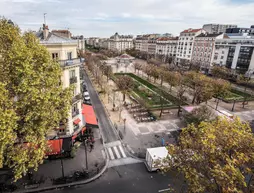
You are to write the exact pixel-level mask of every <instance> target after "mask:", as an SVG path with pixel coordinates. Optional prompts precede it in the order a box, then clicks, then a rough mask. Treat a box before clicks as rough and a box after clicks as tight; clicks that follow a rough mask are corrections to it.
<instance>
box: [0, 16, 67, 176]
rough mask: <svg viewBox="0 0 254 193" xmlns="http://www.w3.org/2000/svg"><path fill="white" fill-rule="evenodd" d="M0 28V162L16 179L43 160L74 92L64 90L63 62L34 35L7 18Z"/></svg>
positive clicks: (36, 166)
mask: <svg viewBox="0 0 254 193" xmlns="http://www.w3.org/2000/svg"><path fill="white" fill-rule="evenodd" d="M0 29H1V30H0V55H1V58H0V68H1V71H0V95H1V96H0V98H1V99H0V103H1V107H0V114H1V116H0V117H1V118H0V119H1V120H3V119H4V121H0V128H1V129H0V132H2V134H1V138H0V148H1V155H0V163H2V164H1V165H2V166H3V165H4V166H7V167H9V168H12V169H13V172H14V174H15V179H16V180H17V179H19V178H21V177H22V175H25V174H26V173H27V171H28V169H30V168H33V169H35V170H36V169H37V168H38V165H39V164H40V163H42V161H43V158H44V156H45V150H46V149H47V143H46V138H45V136H46V135H47V133H48V132H49V131H50V130H53V129H55V128H57V127H58V126H59V122H60V121H62V120H65V119H66V117H68V114H69V109H70V106H71V97H72V96H71V93H72V92H71V88H68V89H63V86H62V83H61V80H60V78H61V75H62V69H61V67H60V65H59V64H58V63H57V62H56V61H53V60H52V59H51V56H50V54H49V52H48V51H47V50H46V48H45V47H44V46H41V45H39V44H38V40H37V38H36V37H35V36H34V35H33V34H32V33H25V34H24V35H21V33H20V30H19V28H18V27H17V26H14V25H11V24H8V23H7V20H5V19H1V20H0ZM9 139H11V140H9ZM6 140H9V142H8V143H7V142H6Z"/></svg>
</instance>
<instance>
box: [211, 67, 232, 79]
mask: <svg viewBox="0 0 254 193" xmlns="http://www.w3.org/2000/svg"><path fill="white" fill-rule="evenodd" d="M211 73H212V75H213V76H215V77H217V78H223V79H229V77H230V76H231V72H230V70H229V69H227V68H226V67H221V66H213V67H212V70H211Z"/></svg>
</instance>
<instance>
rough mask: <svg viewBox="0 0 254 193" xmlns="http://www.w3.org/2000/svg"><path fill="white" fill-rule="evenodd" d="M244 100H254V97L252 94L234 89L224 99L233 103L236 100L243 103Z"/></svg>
mask: <svg viewBox="0 0 254 193" xmlns="http://www.w3.org/2000/svg"><path fill="white" fill-rule="evenodd" d="M244 98H245V99H246V100H254V97H253V96H251V95H250V94H248V93H245V92H242V91H239V90H235V89H232V90H231V91H230V92H229V94H228V95H227V96H226V97H224V98H223V100H224V101H226V102H233V101H234V100H236V101H243V100H244Z"/></svg>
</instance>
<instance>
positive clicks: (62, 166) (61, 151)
mask: <svg viewBox="0 0 254 193" xmlns="http://www.w3.org/2000/svg"><path fill="white" fill-rule="evenodd" d="M56 139H58V141H59V147H60V158H61V159H60V163H61V170H62V178H64V165H63V158H62V153H63V152H64V150H63V149H62V145H63V143H62V144H61V139H59V137H57V138H56Z"/></svg>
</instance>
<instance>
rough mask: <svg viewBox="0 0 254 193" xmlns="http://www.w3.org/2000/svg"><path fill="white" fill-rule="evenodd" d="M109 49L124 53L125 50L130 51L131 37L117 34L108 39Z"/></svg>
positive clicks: (131, 45)
mask: <svg viewBox="0 0 254 193" xmlns="http://www.w3.org/2000/svg"><path fill="white" fill-rule="evenodd" d="M108 47H109V49H110V50H114V51H118V52H124V51H125V50H126V49H131V48H133V47H134V45H133V36H132V35H119V34H118V33H117V32H116V33H115V34H114V35H113V36H111V37H110V38H109V46H108Z"/></svg>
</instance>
